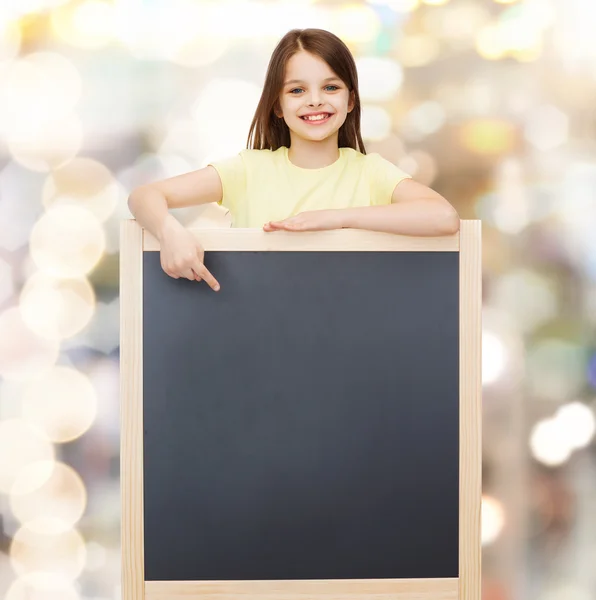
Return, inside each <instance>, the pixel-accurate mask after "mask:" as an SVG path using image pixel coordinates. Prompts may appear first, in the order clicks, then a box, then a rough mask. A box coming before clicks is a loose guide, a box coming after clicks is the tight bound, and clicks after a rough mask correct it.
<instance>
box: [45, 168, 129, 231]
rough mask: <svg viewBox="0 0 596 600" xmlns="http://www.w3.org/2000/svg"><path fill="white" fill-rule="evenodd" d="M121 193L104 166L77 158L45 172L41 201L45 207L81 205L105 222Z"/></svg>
mask: <svg viewBox="0 0 596 600" xmlns="http://www.w3.org/2000/svg"><path fill="white" fill-rule="evenodd" d="M120 193H121V190H120V186H119V185H118V182H117V181H116V179H115V178H114V176H113V175H112V173H111V172H110V170H109V169H108V168H107V167H106V166H104V165H102V164H101V163H100V162H97V161H96V160H93V159H91V158H82V157H77V158H74V159H73V160H71V161H70V162H69V163H68V164H66V165H64V166H62V167H60V168H58V169H55V170H53V171H52V172H51V173H50V174H49V175H48V177H47V179H46V181H45V183H44V186H43V196H42V202H43V205H44V206H45V207H46V208H49V207H51V206H58V205H63V204H74V205H76V206H81V207H83V208H86V209H87V210H89V211H91V212H92V213H93V214H94V215H95V216H96V217H97V219H98V220H99V221H101V222H104V221H105V220H106V219H107V218H108V217H109V216H110V215H111V214H112V213H113V212H114V209H115V208H116V204H117V203H118V199H119V195H120Z"/></svg>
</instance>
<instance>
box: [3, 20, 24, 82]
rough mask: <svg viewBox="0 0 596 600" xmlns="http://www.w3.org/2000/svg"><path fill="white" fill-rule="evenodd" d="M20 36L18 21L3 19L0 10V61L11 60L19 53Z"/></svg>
mask: <svg viewBox="0 0 596 600" xmlns="http://www.w3.org/2000/svg"><path fill="white" fill-rule="evenodd" d="M0 10H1V9H0ZM21 37H22V36H21V28H20V27H19V23H18V22H17V21H10V20H8V19H7V20H3V19H2V13H1V12H0V63H2V61H9V60H13V59H15V58H16V57H17V56H18V55H19V50H20V49H21ZM0 81H1V80H0Z"/></svg>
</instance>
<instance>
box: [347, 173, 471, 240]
mask: <svg viewBox="0 0 596 600" xmlns="http://www.w3.org/2000/svg"><path fill="white" fill-rule="evenodd" d="M338 213H341V214H338V217H339V218H340V221H341V227H342V228H346V227H347V228H354V229H370V230H372V231H384V232H387V233H396V234H400V235H417V236H439V235H453V234H455V233H457V232H458V231H459V215H458V214H457V211H456V210H455V209H454V208H453V206H451V204H449V202H448V201H447V200H446V199H445V198H443V196H441V195H440V194H438V193H437V192H435V191H434V190H432V189H430V188H429V187H427V186H425V185H423V184H421V183H418V182H416V181H413V180H412V179H404V180H403V181H401V182H400V183H398V184H397V185H396V186H395V189H394V190H393V194H392V196H391V204H388V205H386V206H385V205H384V206H363V207H358V208H345V209H340V210H339V211H338Z"/></svg>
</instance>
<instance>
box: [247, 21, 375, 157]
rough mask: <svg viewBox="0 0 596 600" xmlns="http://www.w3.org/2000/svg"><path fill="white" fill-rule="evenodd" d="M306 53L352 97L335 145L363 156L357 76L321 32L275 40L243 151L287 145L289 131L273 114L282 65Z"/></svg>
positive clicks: (346, 54) (350, 60) (344, 53)
mask: <svg viewBox="0 0 596 600" xmlns="http://www.w3.org/2000/svg"><path fill="white" fill-rule="evenodd" d="M300 50H306V51H307V52H310V53H311V54H314V55H315V56H318V57H319V58H322V59H323V60H324V61H325V62H326V63H327V64H328V65H329V67H330V68H331V70H332V71H333V72H334V73H335V74H336V75H337V76H338V77H339V78H340V79H341V80H342V81H343V82H344V83H345V85H346V86H347V87H348V90H349V91H350V92H353V96H354V108H353V109H352V111H351V112H349V113H348V114H347V116H346V120H345V121H344V123H343V125H342V126H341V127H340V128H339V132H338V146H339V147H340V148H354V150H358V151H360V152H362V154H366V150H365V148H364V142H363V141H362V136H361V134H360V95H359V93H358V73H357V72H356V64H355V62H354V57H353V56H352V54H351V52H350V50H349V49H348V47H347V46H346V45H345V44H344V43H343V42H342V41H341V40H340V39H339V38H338V37H337V36H336V35H334V34H333V33H330V32H329V31H325V30H324V29H292V31H289V32H288V33H286V35H284V37H283V38H282V39H281V40H280V41H279V43H278V44H277V46H276V47H275V50H273V54H272V55H271V59H270V60H269V66H268V67H267V74H266V76H265V85H264V86H263V92H262V94H261V98H260V100H259V104H258V105H257V110H256V111H255V116H254V117H253V120H252V123H251V125H250V130H249V133H248V141H247V148H248V149H257V150H264V149H268V150H277V149H278V148H280V147H281V146H286V147H289V146H290V129H289V127H288V125H287V124H286V122H285V121H284V119H283V118H279V117H277V116H276V115H275V113H274V109H275V108H276V107H277V108H279V104H278V99H279V94H280V93H281V90H282V88H283V80H284V76H285V69H286V64H287V62H288V60H290V58H292V56H294V54H296V53H297V52H299V51H300Z"/></svg>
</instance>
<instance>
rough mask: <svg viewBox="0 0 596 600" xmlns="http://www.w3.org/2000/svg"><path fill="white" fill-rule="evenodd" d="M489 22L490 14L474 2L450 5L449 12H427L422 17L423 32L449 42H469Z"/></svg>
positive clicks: (472, 0)
mask: <svg viewBox="0 0 596 600" xmlns="http://www.w3.org/2000/svg"><path fill="white" fill-rule="evenodd" d="M489 20H490V12H489V11H488V9H487V8H486V7H484V6H479V5H478V3H477V2H474V0H471V1H470V0H468V1H467V2H466V1H463V2H461V1H460V3H458V4H457V5H452V6H451V7H450V8H449V10H445V11H443V10H431V11H427V12H426V14H425V15H424V17H423V21H424V25H425V30H426V31H427V32H428V33H432V34H434V35H436V36H440V37H444V38H447V39H451V40H462V41H466V42H468V41H470V40H473V39H474V36H475V34H476V32H477V31H478V30H479V29H480V28H481V27H483V26H484V25H486V23H487V22H488V21H489Z"/></svg>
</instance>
